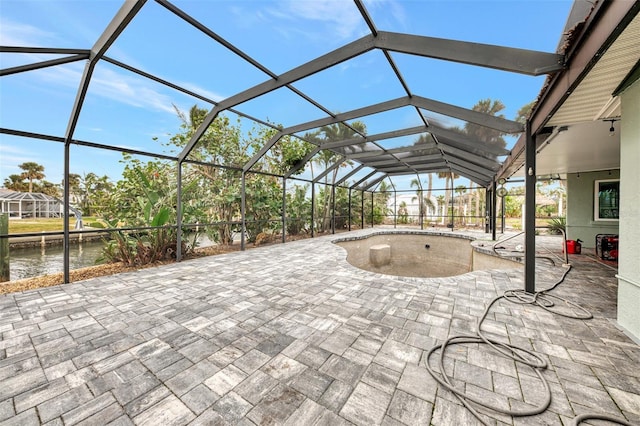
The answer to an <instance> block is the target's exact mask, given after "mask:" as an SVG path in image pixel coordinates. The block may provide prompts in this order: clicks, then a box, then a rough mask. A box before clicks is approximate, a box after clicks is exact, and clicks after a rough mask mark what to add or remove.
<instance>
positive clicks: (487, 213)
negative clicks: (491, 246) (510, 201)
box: [484, 188, 490, 234]
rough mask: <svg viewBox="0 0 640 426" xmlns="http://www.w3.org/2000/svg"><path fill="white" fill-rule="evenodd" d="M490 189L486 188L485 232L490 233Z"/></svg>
mask: <svg viewBox="0 0 640 426" xmlns="http://www.w3.org/2000/svg"><path fill="white" fill-rule="evenodd" d="M489 204H490V201H489V190H488V189H487V188H485V189H484V233H485V234H488V233H489Z"/></svg>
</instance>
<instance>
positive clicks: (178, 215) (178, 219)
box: [176, 161, 182, 262]
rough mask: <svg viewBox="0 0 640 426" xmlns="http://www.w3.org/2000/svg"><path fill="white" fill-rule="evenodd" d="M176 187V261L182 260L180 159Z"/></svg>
mask: <svg viewBox="0 0 640 426" xmlns="http://www.w3.org/2000/svg"><path fill="white" fill-rule="evenodd" d="M176 179H177V187H176V197H177V200H176V226H177V228H178V229H176V231H177V233H176V261H177V262H180V260H182V162H181V161H178V170H177V175H176Z"/></svg>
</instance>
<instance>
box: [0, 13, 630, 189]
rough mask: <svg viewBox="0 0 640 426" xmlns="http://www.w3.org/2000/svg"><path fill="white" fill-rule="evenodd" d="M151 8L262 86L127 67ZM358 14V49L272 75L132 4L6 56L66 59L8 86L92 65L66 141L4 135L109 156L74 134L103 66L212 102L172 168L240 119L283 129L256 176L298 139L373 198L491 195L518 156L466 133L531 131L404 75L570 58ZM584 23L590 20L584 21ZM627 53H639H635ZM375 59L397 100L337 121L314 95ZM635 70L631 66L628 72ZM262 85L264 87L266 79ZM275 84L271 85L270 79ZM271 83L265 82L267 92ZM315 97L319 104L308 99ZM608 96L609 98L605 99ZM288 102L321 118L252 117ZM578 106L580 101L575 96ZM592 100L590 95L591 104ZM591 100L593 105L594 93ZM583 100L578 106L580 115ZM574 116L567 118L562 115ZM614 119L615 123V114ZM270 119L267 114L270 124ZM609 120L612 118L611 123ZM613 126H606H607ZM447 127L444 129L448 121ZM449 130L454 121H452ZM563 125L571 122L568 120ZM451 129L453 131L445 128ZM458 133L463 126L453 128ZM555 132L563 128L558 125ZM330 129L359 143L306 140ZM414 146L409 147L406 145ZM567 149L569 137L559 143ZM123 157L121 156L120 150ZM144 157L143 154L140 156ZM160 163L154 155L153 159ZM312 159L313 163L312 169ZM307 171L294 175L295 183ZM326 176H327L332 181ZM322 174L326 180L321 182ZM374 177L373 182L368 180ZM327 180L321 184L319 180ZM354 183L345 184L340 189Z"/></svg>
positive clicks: (547, 70) (546, 66)
mask: <svg viewBox="0 0 640 426" xmlns="http://www.w3.org/2000/svg"><path fill="white" fill-rule="evenodd" d="M151 5H156V6H155V7H157V6H160V7H161V8H163V9H164V10H165V11H169V12H170V14H171V15H172V16H173V18H174V19H177V20H180V21H182V23H183V24H184V23H186V24H188V25H189V26H190V27H191V29H190V30H191V31H193V30H195V31H197V32H199V33H200V34H201V35H203V36H204V37H205V38H206V39H207V42H208V43H212V44H213V45H216V49H222V50H226V51H227V53H231V55H232V57H233V58H235V59H234V60H237V61H240V62H242V63H244V65H245V66H249V67H251V68H253V69H254V70H255V72H256V73H257V76H258V77H256V79H255V81H257V83H255V84H253V85H251V86H248V88H244V89H242V90H239V91H237V92H236V93H235V94H232V95H230V96H227V97H225V98H224V99H219V100H216V99H212V97H211V96H210V95H209V94H208V93H207V92H203V91H198V90H195V89H192V88H190V87H191V86H197V85H195V84H194V85H189V84H185V83H184V82H181V81H182V79H175V80H172V79H169V78H161V77H160V76H158V75H155V74H153V73H152V72H149V71H147V70H144V69H143V67H139V66H134V65H132V64H127V63H126V62H125V61H123V60H122V59H117V58H115V57H112V56H110V52H111V50H110V49H111V47H112V46H113V45H114V44H116V43H117V42H118V39H119V38H120V37H124V36H126V30H127V29H128V28H129V27H131V26H135V24H136V19H134V18H136V17H137V16H138V15H140V14H143V13H144V12H145V10H146V9H148V8H150V7H151ZM355 6H356V7H357V9H358V11H359V12H360V16H361V19H362V20H363V21H364V22H365V23H366V27H367V28H368V32H369V34H366V35H364V36H362V37H360V38H358V39H356V40H354V41H351V42H348V43H346V44H344V45H342V46H340V47H338V48H336V49H334V50H332V51H330V52H329V53H326V54H323V55H321V56H318V57H315V58H313V59H310V60H308V61H306V62H305V63H303V64H302V65H299V66H295V67H293V68H289V69H285V70H284V71H282V72H276V71H273V70H272V69H271V68H269V67H268V66H267V65H265V64H264V63H261V62H260V61H259V60H257V59H255V58H254V57H252V56H251V55H249V54H248V53H246V52H245V51H244V50H242V49H241V48H239V47H238V46H236V45H235V44H233V42H232V41H230V40H227V39H225V38H223V37H222V36H220V35H219V34H218V33H216V28H214V27H210V26H207V25H205V24H204V23H203V22H202V21H201V20H199V17H198V16H197V15H195V14H190V13H187V12H186V11H185V10H183V9H181V8H180V7H178V6H177V2H174V3H172V2H169V1H167V0H156V1H155V2H152V1H148V2H147V1H146V0H135V1H134V0H132V1H126V2H125V3H124V4H123V6H122V7H121V8H120V10H119V11H118V12H117V14H116V16H115V17H114V18H113V20H112V21H111V23H110V24H109V25H108V26H107V28H106V29H105V31H104V32H103V33H102V35H101V36H100V37H99V38H98V40H97V42H96V43H95V44H94V45H93V46H92V47H91V48H89V49H69V48H41V47H37V48H36V47H29V46H4V47H1V48H0V51H1V52H7V53H39V54H45V53H46V54H56V55H59V57H57V58H55V59H51V60H45V61H40V62H37V63H31V64H26V65H20V66H15V67H10V68H5V69H2V70H1V71H0V76H8V75H13V74H19V73H27V72H30V71H34V70H38V69H43V68H48V67H56V66H61V65H64V64H67V63H72V62H77V61H87V66H86V67H85V70H84V73H83V77H82V80H81V82H80V89H79V90H78V93H77V96H76V102H75V104H74V106H73V110H72V113H71V117H70V119H69V122H68V125H67V129H66V132H65V134H64V137H62V136H57V135H42V134H35V133H28V132H25V131H23V130H21V129H7V128H3V129H2V130H1V132H2V133H5V134H12V135H20V136H30V137H36V138H40V139H48V140H57V141H64V142H66V143H68V144H81V145H82V144H84V145H90V146H102V145H101V144H96V143H94V142H93V141H84V142H83V141H79V140H77V139H76V137H75V130H76V126H77V124H78V120H79V118H80V115H81V112H82V110H83V108H85V98H86V96H87V93H88V92H89V87H90V83H91V81H92V78H93V74H94V70H95V69H96V67H97V66H99V65H101V64H108V65H109V66H115V67H117V68H120V69H124V70H127V71H128V72H131V73H134V74H136V75H137V76H140V77H142V78H145V79H150V80H153V81H154V82H156V83H159V84H161V85H164V86H167V87H170V88H171V89H173V90H176V91H179V92H181V93H182V94H186V95H189V96H191V97H194V98H196V99H199V100H202V101H205V102H207V103H209V104H211V105H212V108H211V110H210V112H209V114H208V115H207V117H206V118H205V121H204V123H203V124H202V125H201V126H200V127H199V128H198V129H197V131H196V132H195V134H194V135H193V137H192V138H191V140H190V141H189V142H188V144H187V145H186V147H185V148H184V149H183V150H182V151H181V152H179V153H176V155H175V156H172V155H166V154H164V155H163V158H174V159H177V160H178V161H181V162H182V161H187V162H188V161H189V160H190V157H189V154H190V153H191V151H192V150H193V149H194V147H196V146H197V144H198V141H199V138H200V137H201V136H202V135H203V134H204V132H205V131H206V129H207V127H208V126H209V125H210V124H211V123H212V122H213V120H214V119H215V118H216V117H217V116H218V115H220V114H223V113H226V112H231V113H234V114H237V115H238V116H240V117H243V118H245V119H248V120H251V121H253V122H255V123H259V124H260V125H263V126H270V127H275V128H277V130H278V133H277V135H276V136H275V137H273V138H272V139H271V140H270V141H269V142H268V143H267V144H266V145H265V146H264V147H263V148H262V149H261V150H259V151H258V152H255V153H254V156H253V158H252V159H251V160H250V161H249V162H248V163H247V164H245V165H244V167H243V170H244V171H250V170H252V169H253V168H254V166H255V165H256V164H257V163H258V162H259V161H260V159H261V158H262V156H263V155H264V154H265V153H266V152H268V150H269V149H271V148H272V147H273V146H274V145H275V144H277V143H278V141H279V140H280V139H281V138H282V137H285V136H294V137H298V138H301V139H305V140H307V142H310V143H313V144H315V145H316V150H315V151H314V152H312V154H315V153H317V152H318V151H319V150H330V151H332V152H334V153H336V154H339V155H340V157H339V158H340V160H339V161H338V163H335V164H334V165H333V166H332V167H337V166H338V165H340V163H342V162H351V163H352V164H354V166H353V168H352V170H356V169H357V170H358V171H359V172H360V171H361V174H360V175H356V185H357V186H358V187H359V188H360V189H363V188H371V187H372V185H373V184H374V183H377V182H380V181H381V180H383V179H384V178H386V177H394V176H405V175H419V174H421V173H453V174H457V175H460V176H463V177H466V178H468V179H470V180H471V181H474V182H476V183H478V184H480V185H483V186H489V185H490V184H491V182H492V181H493V180H495V178H496V174H497V173H498V172H499V171H500V168H501V164H502V160H503V159H504V158H505V156H506V155H507V154H509V151H508V150H507V149H504V148H501V147H496V146H495V145H494V144H492V143H491V142H490V141H488V140H481V139H480V138H479V137H471V136H469V135H468V134H467V133H466V132H465V131H464V129H465V128H466V127H467V126H471V127H473V126H480V127H486V128H488V129H493V130H497V131H499V132H500V133H501V134H511V135H513V134H518V133H521V132H522V131H523V126H522V124H520V123H516V122H514V121H511V120H507V119H504V118H499V117H494V116H492V115H488V114H484V113H481V112H477V111H473V110H471V109H468V108H463V107H460V106H457V105H454V104H450V103H445V102H441V101H439V100H435V99H430V98H429V97H427V96H425V95H427V94H428V93H421V92H420V91H419V90H417V89H414V87H413V85H412V84H411V82H410V81H409V79H407V78H405V75H406V74H407V73H410V72H411V69H410V67H408V66H404V65H403V64H404V63H405V60H406V58H407V57H408V56H410V57H412V58H422V59H421V60H434V59H435V60H438V61H447V62H453V63H460V64H466V65H470V66H472V68H477V67H480V68H486V69H493V70H500V71H503V72H509V73H517V74H521V75H524V76H539V75H554V74H556V73H558V72H560V71H562V70H563V67H564V63H565V57H564V55H562V54H557V53H549V52H540V51H535V50H528V49H518V48H513V47H505V46H496V45H490V44H484V43H473V42H466V41H457V40H449V39H443V38H435V37H427V36H422V35H414V34H405V33H399V32H391V31H382V30H379V29H378V26H377V25H376V22H375V20H374V19H372V17H371V15H370V14H369V12H368V10H367V8H366V7H365V4H364V3H363V2H362V1H361V0H355ZM581 19H582V17H581ZM627 48H630V47H628V46H627ZM368 55H382V58H383V62H384V63H386V67H387V68H388V73H389V75H390V76H391V78H392V79H393V80H394V81H393V82H389V83H388V85H390V86H394V87H396V88H397V93H398V94H399V96H398V97H395V98H391V99H382V100H381V101H380V102H378V103H373V104H369V105H365V106H360V107H358V108H355V109H351V110H349V111H346V112H340V113H337V112H333V109H332V108H331V107H329V106H325V102H326V101H325V100H324V99H321V98H322V94H318V93H315V92H316V91H314V90H313V86H314V84H313V82H314V79H316V78H321V77H322V76H323V75H325V73H330V72H332V70H335V67H336V66H338V65H341V64H347V63H351V62H352V61H354V60H357V59H359V58H361V57H365V56H366V57H368ZM625 64H626V62H625ZM607 75H608V74H607V72H606V70H605V72H603V77H601V78H606V76H607ZM260 76H262V77H260ZM264 78H266V80H265V79H264ZM260 79H262V82H259V81H260ZM308 91H310V92H314V95H312V94H310V93H307V92H308ZM603 93H604V92H603ZM276 96H286V97H287V98H288V99H292V100H295V102H297V103H301V104H304V106H302V107H301V108H310V109H312V110H314V111H315V115H316V116H318V115H319V116H320V118H316V119H313V120H310V121H306V122H298V123H287V124H286V125H285V126H282V127H276V126H274V125H273V124H272V123H271V122H269V121H268V120H265V119H264V118H262V117H264V115H263V114H261V115H260V116H256V115H255V114H253V113H252V111H253V110H254V109H255V108H256V106H260V105H262V106H263V108H264V106H265V105H266V108H267V109H268V108H272V107H274V106H275V103H276V101H273V99H274V98H273V97H276ZM576 96H577V95H576ZM585 96H587V95H585ZM589 96H594V95H593V94H592V93H590V94H589ZM580 100H581V99H577V100H576V102H575V104H576V105H577V106H579V105H580ZM571 108H572V107H570V106H567V111H566V114H568V115H569V116H571V117H573V115H575V113H574V112H573V109H571ZM398 111H402V112H403V114H405V115H406V114H407V113H410V114H413V115H414V119H412V120H411V121H413V122H418V123H421V124H420V125H418V126H415V125H412V126H406V124H405V123H406V121H407V120H404V121H401V120H397V119H389V117H394V115H393V114H394V113H397V112H398ZM561 112H562V113H565V110H562V111H558V112H556V114H560V113H561ZM611 113H615V108H614V109H613V110H612V112H611ZM267 116H268V114H267ZM608 116H609V115H608ZM608 116H607V117H608ZM443 118H445V119H443ZM354 120H364V121H367V120H378V121H380V120H386V121H387V122H386V129H385V131H383V132H376V133H373V134H364V133H362V132H360V131H358V130H357V128H356V127H354V124H353V122H354ZM447 120H450V121H447ZM559 120H560V121H561V122H562V121H563V120H561V119H559ZM444 121H447V122H446V123H445V122H444ZM451 123H454V124H451ZM554 123H555V122H554ZM327 125H338V126H345V127H346V128H348V129H350V130H351V133H352V134H353V135H354V136H352V137H350V138H348V139H344V140H331V141H329V142H326V143H321V142H318V141H316V140H310V139H308V138H305V132H308V131H314V130H318V129H320V128H322V127H323V126H327ZM414 135H419V136H420V138H419V139H417V140H416V141H414V142H413V143H407V142H406V137H407V136H414ZM403 138H405V139H403ZM558 139H560V137H558ZM111 148H113V149H116V150H119V149H121V148H119V147H111ZM137 152H139V153H143V154H144V153H145V152H144V151H137ZM150 154H153V153H150ZM311 159H312V157H311V156H308V157H307V158H305V159H304V160H305V161H310V160H311ZM300 167H302V165H296V168H294V169H292V170H291V171H289V173H286V174H285V175H286V176H291V175H292V174H293V173H294V172H295V171H296V170H297V169H299V168H300ZM324 173H327V171H324ZM322 175H323V174H322V173H320V176H322ZM362 176H366V179H362ZM315 180H316V181H317V180H318V177H317V176H316V177H315ZM341 180H342V181H345V178H342V179H341Z"/></svg>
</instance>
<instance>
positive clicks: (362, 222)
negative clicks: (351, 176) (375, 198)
mask: <svg viewBox="0 0 640 426" xmlns="http://www.w3.org/2000/svg"><path fill="white" fill-rule="evenodd" d="M360 204H362V207H361V208H362V212H361V214H360V229H364V191H361V194H360Z"/></svg>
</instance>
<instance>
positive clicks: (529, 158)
mask: <svg viewBox="0 0 640 426" xmlns="http://www.w3.org/2000/svg"><path fill="white" fill-rule="evenodd" d="M525 132H526V133H525V136H526V145H525V209H524V210H525V212H524V215H525V217H524V245H525V249H524V250H525V252H524V289H525V291H526V292H527V293H535V291H536V282H535V278H536V277H535V272H536V142H535V139H534V138H533V135H532V134H531V123H530V122H529V120H527V123H526V126H525Z"/></svg>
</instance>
